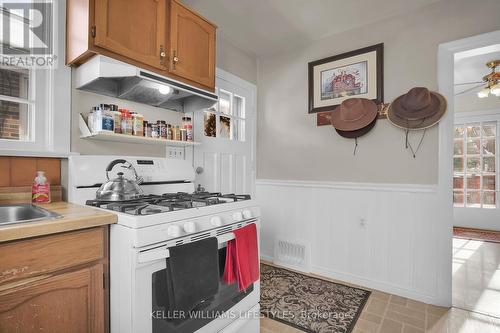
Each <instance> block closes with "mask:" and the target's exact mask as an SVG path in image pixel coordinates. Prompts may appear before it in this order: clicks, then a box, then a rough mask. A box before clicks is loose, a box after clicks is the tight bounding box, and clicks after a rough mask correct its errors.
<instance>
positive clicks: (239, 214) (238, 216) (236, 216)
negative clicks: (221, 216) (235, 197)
mask: <svg viewBox="0 0 500 333" xmlns="http://www.w3.org/2000/svg"><path fill="white" fill-rule="evenodd" d="M241 220H243V213H242V212H234V213H233V221H235V222H238V221H241Z"/></svg>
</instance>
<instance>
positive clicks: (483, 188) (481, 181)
mask: <svg viewBox="0 0 500 333" xmlns="http://www.w3.org/2000/svg"><path fill="white" fill-rule="evenodd" d="M496 140H497V122H496V121H485V122H474V123H465V124H458V125H455V131H454V153H453V154H454V157H453V203H454V205H455V207H475V208H496V207H497V200H496V197H497V196H496V194H497V187H496V184H497V179H496V175H497V171H496V170H497V168H496V165H497V160H496V159H497V157H496V156H497V153H496Z"/></svg>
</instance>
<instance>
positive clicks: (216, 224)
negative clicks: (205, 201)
mask: <svg viewBox="0 0 500 333" xmlns="http://www.w3.org/2000/svg"><path fill="white" fill-rule="evenodd" d="M210 224H211V225H213V226H214V227H220V226H222V224H223V223H222V219H221V218H220V216H212V217H211V218H210Z"/></svg>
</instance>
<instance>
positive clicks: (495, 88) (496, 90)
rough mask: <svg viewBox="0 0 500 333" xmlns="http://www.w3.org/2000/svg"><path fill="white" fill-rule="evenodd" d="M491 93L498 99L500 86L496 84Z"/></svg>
mask: <svg viewBox="0 0 500 333" xmlns="http://www.w3.org/2000/svg"><path fill="white" fill-rule="evenodd" d="M490 89H491V90H490V91H491V93H492V94H493V95H495V96H497V97H500V84H498V83H497V84H495V85H494V86H492V87H491V88H490Z"/></svg>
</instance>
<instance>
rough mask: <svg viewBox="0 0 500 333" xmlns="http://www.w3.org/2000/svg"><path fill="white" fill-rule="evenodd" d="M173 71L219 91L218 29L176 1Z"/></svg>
mask: <svg viewBox="0 0 500 333" xmlns="http://www.w3.org/2000/svg"><path fill="white" fill-rule="evenodd" d="M170 49H171V51H170V52H171V55H172V56H171V58H170V61H169V64H170V67H169V70H170V72H171V73H174V74H176V75H178V76H181V77H183V78H186V79H189V80H192V81H195V82H198V83H200V84H202V85H204V86H206V87H209V88H214V87H215V27H214V26H213V25H212V24H210V23H209V22H207V21H206V20H205V19H203V18H202V17H200V16H198V15H197V14H195V13H193V12H192V11H190V10H189V9H187V8H186V7H184V6H183V5H182V4H180V3H178V2H177V1H175V0H172V1H171V7H170Z"/></svg>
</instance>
